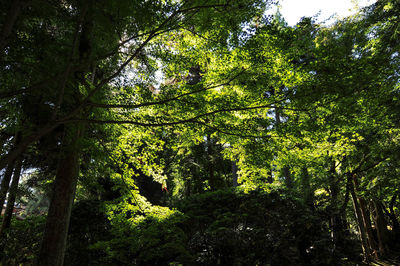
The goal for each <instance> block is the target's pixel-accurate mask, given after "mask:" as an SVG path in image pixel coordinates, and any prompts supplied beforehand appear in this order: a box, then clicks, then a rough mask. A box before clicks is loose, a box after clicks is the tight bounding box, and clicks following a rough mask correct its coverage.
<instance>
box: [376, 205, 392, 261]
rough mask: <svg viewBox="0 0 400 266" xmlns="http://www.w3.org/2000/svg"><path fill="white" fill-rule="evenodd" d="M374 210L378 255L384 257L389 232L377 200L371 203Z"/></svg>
mask: <svg viewBox="0 0 400 266" xmlns="http://www.w3.org/2000/svg"><path fill="white" fill-rule="evenodd" d="M372 203H373V205H374V209H375V216H374V223H375V227H376V233H377V236H378V244H379V253H380V255H384V254H385V253H386V252H387V250H388V249H389V248H388V241H389V232H388V230H387V223H386V220H385V218H384V214H383V211H382V206H381V204H380V202H378V201H377V200H374V201H372Z"/></svg>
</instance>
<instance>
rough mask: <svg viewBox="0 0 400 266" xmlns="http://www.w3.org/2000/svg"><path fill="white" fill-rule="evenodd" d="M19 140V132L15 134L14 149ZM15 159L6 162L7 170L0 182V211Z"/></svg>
mask: <svg viewBox="0 0 400 266" xmlns="http://www.w3.org/2000/svg"><path fill="white" fill-rule="evenodd" d="M20 140H21V132H20V131H19V132H17V134H15V138H14V147H15V146H18V145H19V143H20ZM15 159H16V158H12V159H10V160H9V161H8V162H7V163H8V164H7V168H6V171H5V172H4V176H3V179H2V180H1V186H0V206H1V208H2V209H3V205H4V201H5V200H6V196H7V192H8V188H9V186H10V180H11V176H12V172H13V170H14V164H15ZM0 169H2V168H0Z"/></svg>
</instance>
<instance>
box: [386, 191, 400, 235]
mask: <svg viewBox="0 0 400 266" xmlns="http://www.w3.org/2000/svg"><path fill="white" fill-rule="evenodd" d="M399 194H400V193H399V192H397V193H395V194H394V195H393V197H392V199H391V200H390V203H389V210H390V213H389V218H390V220H391V221H392V224H393V231H395V233H396V234H398V235H400V223H399V221H398V220H397V217H396V214H395V212H394V209H393V207H394V203H395V202H396V198H397V196H398V195H399Z"/></svg>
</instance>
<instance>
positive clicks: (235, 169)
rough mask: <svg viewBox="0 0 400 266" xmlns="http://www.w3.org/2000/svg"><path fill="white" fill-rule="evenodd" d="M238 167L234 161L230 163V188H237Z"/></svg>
mask: <svg viewBox="0 0 400 266" xmlns="http://www.w3.org/2000/svg"><path fill="white" fill-rule="evenodd" d="M237 172H238V167H237V163H236V161H232V186H233V187H237V186H238V174H237Z"/></svg>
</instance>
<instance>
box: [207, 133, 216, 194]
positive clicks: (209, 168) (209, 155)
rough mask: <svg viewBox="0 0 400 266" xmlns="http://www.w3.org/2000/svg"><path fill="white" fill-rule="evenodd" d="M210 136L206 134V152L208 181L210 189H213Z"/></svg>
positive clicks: (213, 176) (213, 174)
mask: <svg viewBox="0 0 400 266" xmlns="http://www.w3.org/2000/svg"><path fill="white" fill-rule="evenodd" d="M212 145H213V144H212V140H211V136H210V135H208V136H207V153H208V181H209V184H210V189H211V190H215V173H214V160H213V147H212Z"/></svg>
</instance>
